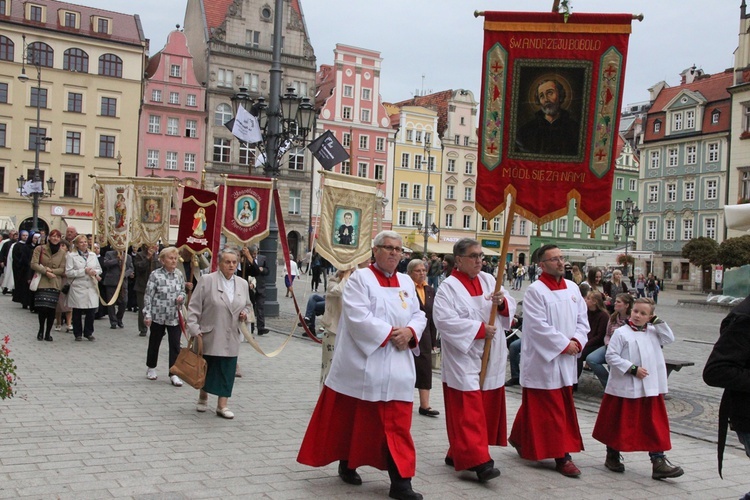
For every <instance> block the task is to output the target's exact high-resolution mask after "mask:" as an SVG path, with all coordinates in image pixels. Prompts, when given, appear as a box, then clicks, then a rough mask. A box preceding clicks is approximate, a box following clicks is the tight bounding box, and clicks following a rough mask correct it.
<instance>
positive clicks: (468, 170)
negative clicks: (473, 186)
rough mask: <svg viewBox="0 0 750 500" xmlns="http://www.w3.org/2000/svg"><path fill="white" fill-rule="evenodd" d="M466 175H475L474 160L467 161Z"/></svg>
mask: <svg viewBox="0 0 750 500" xmlns="http://www.w3.org/2000/svg"><path fill="white" fill-rule="evenodd" d="M464 173H465V174H466V175H473V174H474V162H473V161H467V162H466V170H465V171H464Z"/></svg>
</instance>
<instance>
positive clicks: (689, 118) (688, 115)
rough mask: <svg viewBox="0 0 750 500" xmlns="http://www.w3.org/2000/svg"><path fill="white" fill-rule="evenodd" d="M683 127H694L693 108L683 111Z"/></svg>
mask: <svg viewBox="0 0 750 500" xmlns="http://www.w3.org/2000/svg"><path fill="white" fill-rule="evenodd" d="M685 128H687V129H693V128H695V110H692V109H690V110H687V111H685Z"/></svg>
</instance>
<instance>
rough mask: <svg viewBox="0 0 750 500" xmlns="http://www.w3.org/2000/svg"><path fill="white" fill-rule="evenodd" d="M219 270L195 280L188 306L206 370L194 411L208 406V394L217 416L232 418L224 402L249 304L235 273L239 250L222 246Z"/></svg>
mask: <svg viewBox="0 0 750 500" xmlns="http://www.w3.org/2000/svg"><path fill="white" fill-rule="evenodd" d="M218 259H219V270H218V271H216V272H213V273H211V274H207V275H205V276H204V277H203V278H201V279H200V280H199V281H198V284H197V285H196V287H195V290H194V291H193V296H192V297H191V299H190V305H189V306H188V317H187V330H188V333H190V335H191V336H193V337H201V338H202V339H203V354H204V356H203V357H204V359H205V360H206V364H207V366H208V371H207V373H206V383H205V385H204V386H203V388H202V389H201V390H200V395H199V396H198V404H197V405H196V408H195V409H196V411H198V412H205V411H206V410H207V409H208V394H209V393H210V394H215V395H216V396H218V398H219V399H218V403H217V406H216V415H217V416H219V417H223V418H227V419H231V418H234V413H232V412H231V411H230V410H229V408H227V402H228V400H229V398H230V397H231V396H232V389H233V387H234V376H235V373H236V370H237V356H238V355H239V352H240V336H239V334H240V333H241V332H240V323H242V322H245V321H246V320H247V318H248V317H249V316H250V311H251V309H252V307H253V306H252V303H251V302H250V292H249V289H248V284H247V281H245V280H243V279H242V278H241V277H239V276H235V271H237V264H238V262H239V259H240V253H239V251H237V250H235V249H233V248H224V249H223V250H222V251H221V252H219V255H218Z"/></svg>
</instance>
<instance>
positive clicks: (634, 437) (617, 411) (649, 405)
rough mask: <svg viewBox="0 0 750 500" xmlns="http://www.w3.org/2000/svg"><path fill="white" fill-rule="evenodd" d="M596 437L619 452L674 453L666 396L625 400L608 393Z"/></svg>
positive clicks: (595, 428)
mask: <svg viewBox="0 0 750 500" xmlns="http://www.w3.org/2000/svg"><path fill="white" fill-rule="evenodd" d="M592 435H593V436H594V439H596V440H597V441H600V442H602V443H604V444H606V445H607V446H609V447H611V448H614V449H615V450H617V451H667V450H671V449H672V441H671V439H670V436H669V418H668V417H667V407H666V405H665V404H664V396H663V395H661V394H660V395H658V396H652V397H645V398H621V397H619V396H613V395H611V394H605V395H604V397H603V398H602V405H601V407H600V408H599V415H598V416H597V417H596V424H595V425H594V432H593V434H592Z"/></svg>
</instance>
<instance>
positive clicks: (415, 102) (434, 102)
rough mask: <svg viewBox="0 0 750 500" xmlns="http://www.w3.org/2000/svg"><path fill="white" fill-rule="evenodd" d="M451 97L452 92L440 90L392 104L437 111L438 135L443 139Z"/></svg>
mask: <svg viewBox="0 0 750 500" xmlns="http://www.w3.org/2000/svg"><path fill="white" fill-rule="evenodd" d="M452 95H453V90H442V91H440V92H435V93H434V94H429V95H422V96H415V97H412V98H411V99H407V100H405V101H400V102H396V103H394V104H395V105H396V106H398V107H401V106H422V107H424V108H431V109H434V110H435V111H437V115H438V130H437V131H438V135H439V136H440V137H443V133H444V132H445V129H447V128H448V101H450V99H451V96H452Z"/></svg>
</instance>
